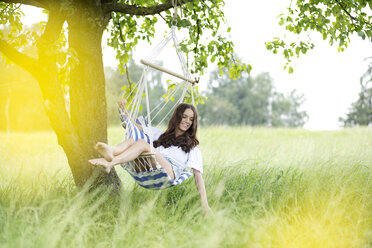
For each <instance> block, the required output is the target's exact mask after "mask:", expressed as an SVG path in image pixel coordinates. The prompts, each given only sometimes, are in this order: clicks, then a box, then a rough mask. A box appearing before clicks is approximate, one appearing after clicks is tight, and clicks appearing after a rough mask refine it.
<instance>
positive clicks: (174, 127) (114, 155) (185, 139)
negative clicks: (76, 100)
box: [89, 102, 210, 213]
mask: <svg viewBox="0 0 372 248" xmlns="http://www.w3.org/2000/svg"><path fill="white" fill-rule="evenodd" d="M119 105H122V106H123V105H124V106H125V102H119ZM139 128H140V129H141V130H142V131H143V132H144V133H145V134H146V135H149V136H151V137H152V140H155V141H154V142H153V145H154V147H151V145H150V144H148V143H147V142H146V141H145V140H144V139H140V140H138V141H134V140H133V139H132V138H130V139H127V140H126V141H124V142H122V143H120V144H118V145H116V146H114V147H112V146H109V145H107V144H105V143H101V142H99V143H97V145H96V146H95V148H96V149H97V151H98V152H99V153H100V154H101V155H102V156H103V157H104V158H96V159H91V160H89V162H90V163H91V164H92V165H95V166H100V167H101V168H102V169H103V170H104V171H105V172H106V173H110V171H111V169H112V168H113V167H114V166H115V165H118V164H121V163H125V162H129V161H132V160H134V159H136V158H137V157H138V156H139V155H141V154H142V153H149V152H154V153H155V159H156V161H157V162H158V163H159V165H160V166H161V167H163V168H164V170H165V171H166V173H167V174H168V175H169V176H170V177H171V178H172V179H177V178H178V177H179V176H180V174H181V172H182V170H183V169H186V168H192V170H193V172H194V177H195V183H196V187H197V189H198V191H199V194H200V198H201V202H202V206H203V209H204V212H205V213H207V212H209V211H210V207H209V205H208V200H207V194H206V191H205V185H204V180H203V176H202V173H203V165H202V157H201V152H200V149H199V147H198V144H199V141H198V139H197V137H196V132H197V128H198V114H197V111H196V109H195V107H194V106H193V105H190V104H187V103H181V104H179V105H178V106H177V108H176V109H175V111H174V112H173V114H172V117H171V119H170V120H169V123H168V128H167V130H166V131H165V132H162V131H161V130H159V129H156V128H148V127H141V126H139Z"/></svg>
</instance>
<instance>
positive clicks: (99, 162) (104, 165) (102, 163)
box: [88, 158, 111, 174]
mask: <svg viewBox="0 0 372 248" xmlns="http://www.w3.org/2000/svg"><path fill="white" fill-rule="evenodd" d="M88 162H89V163H91V164H92V165H95V166H99V167H101V169H102V170H103V172H105V173H107V174H109V173H110V171H111V163H110V162H107V161H106V159H104V158H95V159H90V160H88Z"/></svg>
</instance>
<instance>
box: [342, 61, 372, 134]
mask: <svg viewBox="0 0 372 248" xmlns="http://www.w3.org/2000/svg"><path fill="white" fill-rule="evenodd" d="M360 88H361V89H360V92H359V98H358V100H357V101H356V102H354V103H352V104H351V107H350V108H349V112H348V113H347V114H346V118H345V119H344V118H342V117H340V118H339V121H340V122H343V125H344V126H345V127H353V126H370V125H372V64H369V68H368V70H367V72H366V73H365V74H364V75H363V76H362V77H361V78H360Z"/></svg>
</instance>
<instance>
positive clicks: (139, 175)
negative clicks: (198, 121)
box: [119, 12, 196, 189]
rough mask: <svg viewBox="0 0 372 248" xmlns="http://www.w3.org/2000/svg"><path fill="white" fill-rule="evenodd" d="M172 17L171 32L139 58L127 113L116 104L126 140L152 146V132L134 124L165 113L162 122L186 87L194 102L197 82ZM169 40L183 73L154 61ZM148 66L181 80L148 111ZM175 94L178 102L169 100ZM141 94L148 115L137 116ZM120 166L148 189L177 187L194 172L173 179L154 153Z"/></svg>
mask: <svg viewBox="0 0 372 248" xmlns="http://www.w3.org/2000/svg"><path fill="white" fill-rule="evenodd" d="M175 13H176V12H175ZM175 15H176V14H175ZM175 15H174V16H175ZM175 20H176V18H174V19H173V22H172V28H171V32H169V33H168V34H167V35H166V36H165V37H164V38H163V40H162V41H161V42H160V43H159V44H158V45H157V46H156V47H155V49H154V50H153V51H152V53H151V54H150V55H149V56H148V57H147V58H145V59H143V60H141V61H140V62H141V63H142V64H143V65H144V69H143V72H142V75H141V77H140V80H139V81H138V82H137V84H136V85H135V87H133V89H132V91H131V93H130V95H132V94H133V95H134V97H133V98H132V100H131V101H130V102H129V103H128V106H127V108H126V109H128V110H129V112H127V111H126V109H124V108H123V107H121V108H120V107H119V115H120V118H121V122H122V126H123V127H124V129H125V133H126V134H125V138H126V139H129V138H132V139H134V140H135V141H138V140H140V139H144V140H146V141H147V142H148V143H149V144H150V145H151V147H153V140H152V139H151V136H152V134H151V133H150V134H149V135H146V134H145V133H144V132H142V131H141V130H140V129H139V128H138V127H137V126H136V124H138V125H141V126H142V127H151V122H152V120H153V119H154V118H155V117H157V116H159V115H164V117H163V118H162V120H161V121H160V123H159V126H160V125H161V124H162V123H163V122H164V120H165V119H166V118H167V116H168V115H169V114H170V113H172V112H173V110H174V109H175V107H176V106H177V105H178V104H179V103H182V102H183V101H184V98H185V95H186V92H187V90H188V89H189V90H190V94H191V99H192V103H193V105H195V104H194V93H193V85H194V83H195V82H196V81H195V80H192V79H191V75H190V72H189V70H188V69H187V65H186V62H185V59H184V57H183V54H182V53H181V51H180V49H179V44H178V40H177V37H176V34H175V31H176V26H175ZM170 40H172V41H173V45H174V47H175V49H176V53H177V55H178V59H179V61H180V64H181V68H182V75H181V74H179V73H176V72H173V71H171V70H168V69H166V68H164V67H161V66H159V65H156V64H154V60H155V58H156V57H157V56H158V55H159V53H160V52H161V51H162V49H163V48H164V47H165V46H166V45H167V44H168V43H169V41H170ZM150 68H151V69H155V70H159V71H161V72H164V73H167V74H170V75H172V76H174V77H177V78H179V79H181V80H182V81H181V82H180V83H178V84H177V85H176V86H175V87H174V89H173V90H172V91H170V92H168V95H167V97H165V98H163V99H162V100H161V102H160V103H159V104H158V105H157V106H156V107H155V108H153V109H152V110H150V106H149V95H148V85H147V78H148V77H147V75H148V72H149V70H150ZM178 95H180V97H179V99H178V100H177V101H173V100H171V99H174V97H175V96H178ZM143 96H144V97H145V100H146V112H147V116H140V117H138V114H139V108H140V105H141V101H142V99H143ZM167 104H173V106H172V107H171V109H170V111H167V113H165V114H163V113H162V111H163V110H164V109H165V106H166V105H167ZM168 108H169V106H168ZM149 130H151V129H149ZM150 132H151V131H150ZM152 149H153V148H152ZM121 166H122V167H123V168H124V169H125V170H126V171H127V172H128V173H129V174H130V175H131V176H132V177H133V179H134V180H135V181H136V182H137V184H139V185H140V186H142V187H144V188H147V189H165V188H170V187H173V186H176V185H179V184H181V183H183V182H185V181H186V180H187V179H188V178H190V177H191V176H192V175H193V172H192V170H191V168H190V169H186V170H184V171H183V172H182V173H181V175H180V177H179V178H176V179H174V180H173V179H172V178H171V177H170V176H169V175H168V174H167V173H166V172H165V170H164V168H162V167H161V166H160V165H159V164H158V163H157V161H156V159H155V154H154V153H153V152H151V153H148V154H141V155H140V156H139V157H138V158H137V159H135V160H133V161H131V162H127V163H123V164H121Z"/></svg>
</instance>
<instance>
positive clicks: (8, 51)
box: [0, 39, 38, 72]
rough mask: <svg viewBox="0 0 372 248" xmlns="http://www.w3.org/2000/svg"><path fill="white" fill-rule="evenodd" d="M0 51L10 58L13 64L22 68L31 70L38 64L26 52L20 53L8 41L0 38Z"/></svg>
mask: <svg viewBox="0 0 372 248" xmlns="http://www.w3.org/2000/svg"><path fill="white" fill-rule="evenodd" d="M0 52H2V53H3V54H4V55H5V56H7V57H8V58H9V59H10V60H12V61H13V62H14V63H15V64H17V65H19V66H20V67H22V68H23V69H25V70H27V71H29V72H32V71H34V69H35V67H36V66H37V65H38V61H37V60H36V59H33V58H31V57H29V56H27V55H26V54H23V53H20V52H19V51H18V50H17V49H15V48H14V47H12V46H11V45H10V44H9V43H8V42H6V41H5V40H3V39H0Z"/></svg>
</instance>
